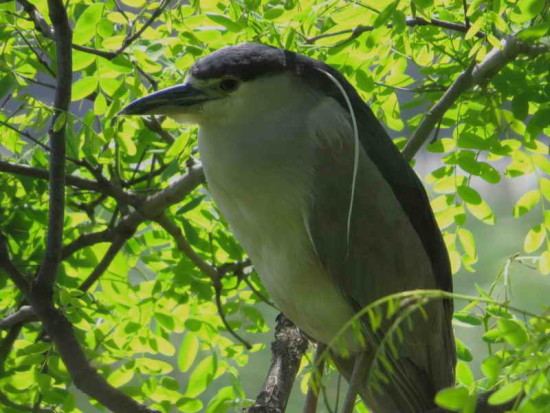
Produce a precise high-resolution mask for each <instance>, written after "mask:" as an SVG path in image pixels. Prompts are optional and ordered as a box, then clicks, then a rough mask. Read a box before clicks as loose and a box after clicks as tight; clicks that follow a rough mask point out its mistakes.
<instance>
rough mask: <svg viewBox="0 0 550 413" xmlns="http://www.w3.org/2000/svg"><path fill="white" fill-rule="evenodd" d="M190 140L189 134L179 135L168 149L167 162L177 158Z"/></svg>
mask: <svg viewBox="0 0 550 413" xmlns="http://www.w3.org/2000/svg"><path fill="white" fill-rule="evenodd" d="M188 141H189V134H188V133H184V134H182V135H181V136H179V137H178V138H177V139H176V140H175V141H174V142H173V143H172V145H171V146H170V148H169V149H168V150H167V151H166V162H170V161H173V160H174V159H176V158H177V157H178V156H179V155H181V153H182V152H183V150H184V149H185V147H186V146H187V142H188Z"/></svg>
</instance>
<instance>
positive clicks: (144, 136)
mask: <svg viewBox="0 0 550 413" xmlns="http://www.w3.org/2000/svg"><path fill="white" fill-rule="evenodd" d="M549 31H550V12H549V3H548V1H547V0H491V1H488V0H473V1H466V0H412V1H407V2H405V1H399V0H393V1H391V0H380V1H376V2H375V1H368V0H363V1H344V0H339V1H338V0H332V1H317V0H313V1H298V0H287V1H282V0H270V1H265V2H261V1H259V0H240V1H230V2H223V1H210V0H207V1H199V0H191V1H190V2H180V1H172V0H162V1H160V2H158V1H152V2H146V1H144V0H120V1H119V0H107V1H102V2H94V1H90V0H73V1H71V2H65V3H64V2H62V1H60V0H0V40H1V41H0V47H1V49H2V57H1V59H0V303H1V305H0V311H1V319H0V329H1V332H0V337H1V341H0V372H1V374H0V405H2V408H1V409H2V410H3V411H6V412H20V411H39V412H42V411H63V412H78V411H90V409H91V406H90V404H89V403H91V404H93V405H95V406H97V407H98V408H100V406H104V407H107V408H108V409H110V410H112V411H116V412H137V411H144V412H148V411H153V410H158V411H162V412H168V411H182V412H197V411H205V412H223V411H237V410H240V409H242V408H244V407H249V406H251V405H254V403H255V402H254V399H255V398H256V396H257V395H256V394H248V393H247V392H246V391H245V389H244V386H243V381H242V379H241V376H240V371H241V369H242V367H243V366H245V365H246V364H247V363H248V361H249V357H250V354H251V353H253V352H258V351H263V352H264V353H265V356H266V357H269V356H270V352H269V349H268V348H267V347H266V346H265V345H264V344H261V343H259V342H258V340H257V337H258V336H259V334H260V333H265V332H266V331H267V329H268V324H267V322H266V315H265V311H263V310H260V308H265V307H262V306H261V305H260V303H264V304H263V305H265V303H268V305H269V304H270V303H269V298H268V297H267V294H266V292H265V291H264V289H263V287H262V285H261V283H260V281H259V278H258V277H257V274H256V273H255V271H254V269H253V267H252V266H251V263H250V262H249V260H248V259H247V257H246V255H245V253H244V251H243V250H242V248H241V247H240V246H239V245H238V243H237V242H236V241H235V240H234V238H233V237H232V235H231V232H230V230H229V228H228V226H227V224H226V222H225V221H224V219H223V217H222V216H220V213H219V211H218V209H217V208H216V206H215V205H214V204H213V203H212V201H211V199H210V197H209V195H208V191H207V187H205V186H204V185H203V183H204V176H203V173H202V168H201V165H200V154H197V152H196V148H195V147H196V128H194V127H186V128H182V127H181V126H179V125H177V124H176V123H175V122H174V121H173V120H171V119H169V118H161V117H157V118H155V117H146V118H143V119H140V118H121V117H117V116H116V114H117V112H118V111H119V110H120V109H122V107H124V106H125V105H126V104H128V103H129V102H131V101H132V100H134V99H136V98H138V97H141V96H144V95H145V94H147V93H150V92H152V91H154V90H157V89H160V88H163V87H168V86H172V85H174V84H177V83H181V82H182V81H183V79H184V78H185V74H186V71H187V69H188V68H189V67H190V66H191V65H192V64H193V62H194V61H196V60H197V59H199V58H200V57H201V56H204V55H206V54H208V53H211V52H212V51H214V50H217V49H220V48H222V47H224V46H226V45H231V44H237V43H240V42H245V41H252V42H261V43H265V44H270V45H274V46H277V47H283V48H287V49H290V50H293V51H296V52H299V53H303V54H306V55H308V56H311V57H314V58H317V59H320V60H323V61H325V62H326V63H328V64H330V65H332V66H333V67H335V68H337V69H338V70H340V71H341V72H342V73H343V74H344V75H345V76H346V77H347V78H348V79H349V80H350V82H351V83H352V84H353V85H354V86H355V87H356V88H357V90H358V91H359V92H360V93H361V94H362V96H363V97H364V99H365V101H366V102H368V104H369V105H370V106H371V108H372V109H373V111H374V113H375V114H376V116H377V117H378V118H379V119H380V121H381V122H382V123H383V124H384V125H385V126H386V127H387V129H388V130H389V131H390V132H391V133H392V135H393V136H395V144H396V145H398V147H399V148H401V149H403V153H404V156H405V157H406V158H407V159H408V160H413V158H414V156H415V155H416V154H417V153H418V152H419V151H421V152H423V153H425V154H427V155H426V156H423V157H422V158H421V160H419V161H417V162H423V161H426V160H428V159H429V160H430V165H431V166H433V167H431V170H430V173H429V174H428V175H427V176H426V177H425V180H424V183H425V185H426V186H427V188H428V190H429V192H430V195H431V202H432V206H433V209H434V211H435V215H436V218H437V221H438V223H439V226H440V228H441V230H442V231H443V234H444V238H445V242H446V244H447V247H448V250H449V255H450V258H451V262H452V266H453V271H454V272H455V273H458V272H459V271H460V270H462V271H464V270H465V271H475V270H476V262H477V260H478V254H477V249H476V234H475V231H474V229H473V228H474V227H475V226H476V225H477V223H478V222H480V223H482V224H484V225H495V226H498V225H499V218H501V217H499V216H497V213H496V212H494V208H493V207H492V206H491V205H490V202H488V200H487V199H488V198H489V194H488V193H487V188H492V187H493V186H494V187H498V185H499V184H501V183H502V182H506V181H509V180H514V179H515V178H517V177H522V176H526V175H530V176H532V180H533V182H535V183H536V185H534V186H533V187H532V188H527V189H526V190H525V191H524V193H523V194H522V195H521V196H520V197H519V198H518V199H514V200H513V208H510V212H509V215H513V216H514V217H522V216H524V215H526V214H529V216H530V217H531V224H530V225H531V226H530V227H529V228H526V229H525V231H524V233H523V234H522V237H520V238H518V239H517V240H516V241H517V250H518V251H522V253H521V254H516V255H514V256H511V257H509V259H508V261H507V264H506V265H505V266H504V268H503V270H502V271H501V272H500V273H499V274H494V278H495V283H494V284H493V286H492V287H491V288H490V289H487V288H482V287H481V286H478V288H477V295H473V296H472V295H463V294H453V295H445V294H443V293H441V294H439V293H436V292H416V293H414V294H412V295H410V294H409V295H407V294H405V295H400V296H396V297H391V298H388V299H387V300H386V301H385V302H386V303H388V302H395V303H396V305H397V306H398V303H399V300H401V299H411V297H412V298H414V299H415V300H416V303H417V304H418V308H419V311H421V307H422V305H423V304H424V303H425V302H426V301H427V300H429V299H437V298H441V297H443V296H444V295H445V296H452V297H454V298H455V300H456V303H457V305H456V308H457V313H456V314H455V320H456V322H457V323H458V324H462V325H465V324H466V325H474V326H482V327H483V331H484V334H483V338H482V339H483V340H484V342H486V345H487V347H488V352H489V353H488V355H487V356H486V357H485V358H484V360H483V361H482V362H481V371H482V376H480V377H475V376H474V374H473V372H472V368H471V367H470V362H471V361H472V354H471V351H470V350H469V345H470V344H469V343H464V342H462V341H458V343H457V348H458V355H459V362H458V365H457V385H456V386H455V387H453V388H449V389H445V390H443V391H442V392H440V393H439V394H438V395H437V398H436V401H437V403H438V404H439V405H440V406H442V407H444V408H447V409H450V410H455V411H463V412H472V411H474V408H475V404H476V400H477V398H478V396H477V395H479V394H480V393H484V392H487V391H495V390H496V391H495V392H494V393H492V395H491V396H490V399H489V403H491V404H495V405H499V404H504V403H509V402H513V403H512V406H513V407H512V408H513V409H514V411H518V412H522V413H531V412H547V411H549V409H550V349H549V347H550V339H549V337H550V334H549V333H550V317H549V316H548V308H546V309H542V310H541V311H540V312H539V313H528V312H526V311H524V310H523V309H521V308H515V307H512V306H511V305H510V302H509V296H508V295H507V294H506V291H507V288H509V282H508V281H509V272H510V264H511V263H520V264H521V265H525V266H528V267H529V268H532V269H533V271H537V272H538V273H540V275H539V276H540V277H543V276H544V274H546V275H547V274H548V273H550V179H549V178H548V175H549V174H550V158H549V147H548V144H549V139H548V136H549V135H550V85H549V68H550V54H549V51H550V41H549V37H548V32H549ZM422 178H424V177H422ZM484 191H485V192H484ZM460 276H461V275H460V274H459V275H457V277H460ZM365 312H366V313H368V315H369V316H371V317H374V318H376V317H385V316H386V317H390V315H389V314H386V315H385V316H384V315H383V314H381V313H380V311H379V310H377V308H376V306H375V307H372V308H367V309H366V310H365ZM285 323H286V322H285V321H282V322H281V323H280V325H279V327H280V330H279V334H278V336H277V339H278V340H283V341H284V340H287V341H288V340H290V341H292V340H296V342H299V343H300V346H299V348H298V349H297V348H294V350H295V352H294V353H293V357H291V358H290V359H285V363H289V365H292V366H293V368H294V370H292V372H293V373H292V374H290V376H292V377H286V379H288V380H290V381H289V382H287V384H288V386H287V387H285V388H283V389H279V390H281V391H283V392H286V393H288V391H290V388H291V387H292V380H293V379H294V374H296V372H297V371H298V370H299V371H300V372H299V376H298V382H301V384H302V386H295V387H301V391H302V392H306V391H307V390H308V386H309V388H310V394H309V395H310V396H311V397H308V398H307V400H308V401H307V402H308V403H314V402H312V401H311V400H313V399H317V397H316V396H314V395H313V394H314V392H312V391H311V388H312V387H315V386H312V383H313V382H316V383H317V384H319V383H318V382H321V384H322V382H323V380H320V381H319V380H317V381H316V379H318V378H319V375H315V374H313V373H314V371H316V369H315V367H316V366H317V367H319V363H318V362H315V361H314V360H313V357H304V358H302V354H303V353H304V352H305V351H306V350H305V347H306V345H307V343H306V342H305V339H304V338H303V337H300V334H299V333H298V332H297V331H295V330H292V328H293V327H292V326H289V325H287V324H285ZM401 328H408V327H405V326H398V329H397V330H399V329H401ZM412 328H414V326H413V327H412ZM283 329H287V330H286V333H285V332H284V331H282V330H283ZM289 332H290V333H289ZM287 333H288V334H287ZM300 340H302V341H300ZM291 344H292V343H291ZM294 344H295V343H294ZM309 351H310V352H312V351H313V348H312V347H311V346H310V350H309ZM308 354H309V353H308ZM283 356H284V355H283ZM275 357H277V354H275ZM300 360H302V361H301V364H300ZM318 370H321V371H322V370H329V367H328V366H325V367H324V368H323V369H317V371H318ZM266 373H267V372H266ZM270 374H271V373H270ZM325 374H328V373H325ZM283 387H284V386H283ZM75 388H78V389H80V390H81V391H83V392H84V393H86V394H87V395H88V396H89V397H90V399H89V401H87V400H84V399H83V398H82V397H79V396H78V393H77V392H76V391H75ZM321 388H323V386H322V385H321ZM294 391H296V392H298V391H300V389H298V388H296V389H295V390H294ZM286 397H288V394H286ZM321 398H322V397H321ZM260 399H261V397H260V398H258V401H257V402H256V405H257V406H258V405H259V404H261V403H262V402H266V401H265V400H264V401H262V400H260ZM270 402H271V401H269V400H268V401H267V402H266V403H270ZM319 403H321V401H319ZM323 403H325V404H326V406H332V408H334V403H335V402H334V400H330V398H329V397H325V398H324V402H323ZM327 408H328V407H327ZM251 411H252V410H251ZM357 411H365V408H364V407H362V406H361V405H360V404H358V405H357Z"/></svg>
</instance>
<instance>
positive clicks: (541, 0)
mask: <svg viewBox="0 0 550 413" xmlns="http://www.w3.org/2000/svg"><path fill="white" fill-rule="evenodd" d="M544 4H545V0H520V1H519V3H518V7H519V9H520V10H521V15H522V20H523V19H525V20H523V21H527V20H531V19H532V18H534V17H535V16H538V15H539V14H540V13H541V12H542V10H543V8H544Z"/></svg>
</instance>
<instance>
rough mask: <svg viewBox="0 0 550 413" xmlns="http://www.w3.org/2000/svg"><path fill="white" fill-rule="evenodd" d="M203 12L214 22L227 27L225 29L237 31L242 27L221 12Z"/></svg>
mask: <svg viewBox="0 0 550 413" xmlns="http://www.w3.org/2000/svg"><path fill="white" fill-rule="evenodd" d="M205 14H206V17H208V18H209V19H210V20H212V21H213V22H214V23H218V24H219V25H222V26H223V27H225V28H227V30H229V31H232V32H239V31H241V30H242V27H241V25H240V24H238V23H236V22H234V21H233V20H231V19H230V18H229V17H227V16H224V15H223V14H218V13H205Z"/></svg>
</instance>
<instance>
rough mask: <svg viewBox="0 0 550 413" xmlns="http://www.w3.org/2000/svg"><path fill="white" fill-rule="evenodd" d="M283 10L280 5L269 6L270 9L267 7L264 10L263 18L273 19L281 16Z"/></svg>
mask: <svg viewBox="0 0 550 413" xmlns="http://www.w3.org/2000/svg"><path fill="white" fill-rule="evenodd" d="M284 12H285V9H284V8H283V7H280V6H277V7H271V8H270V9H267V10H266V11H265V12H264V19H266V20H274V19H276V18H277V17H279V16H281V15H282V14H283V13H284Z"/></svg>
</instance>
